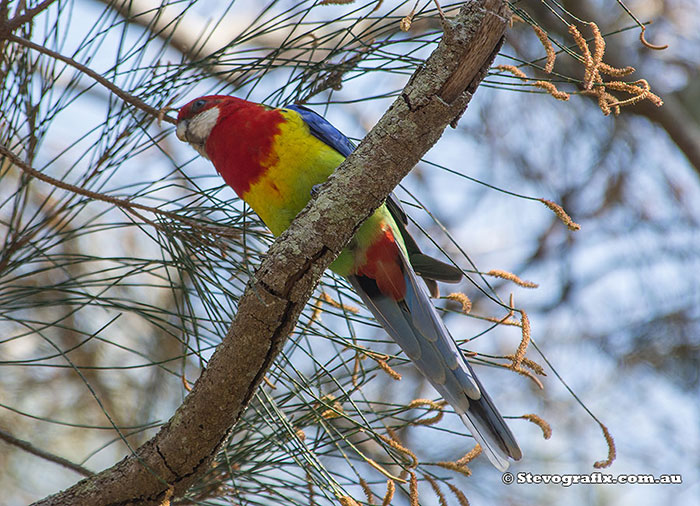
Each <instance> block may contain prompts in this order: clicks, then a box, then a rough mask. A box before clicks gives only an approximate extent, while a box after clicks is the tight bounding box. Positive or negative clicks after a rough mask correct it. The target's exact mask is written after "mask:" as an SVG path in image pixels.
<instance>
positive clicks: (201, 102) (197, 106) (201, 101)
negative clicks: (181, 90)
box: [192, 98, 207, 112]
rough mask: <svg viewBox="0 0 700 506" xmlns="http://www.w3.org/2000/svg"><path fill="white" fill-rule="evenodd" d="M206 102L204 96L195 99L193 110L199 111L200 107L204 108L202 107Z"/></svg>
mask: <svg viewBox="0 0 700 506" xmlns="http://www.w3.org/2000/svg"><path fill="white" fill-rule="evenodd" d="M206 103H207V101H206V100H204V99H203V98H200V99H199V100H195V101H194V103H193V104H192V112H197V111H199V110H200V109H202V107H204V106H205V105H206Z"/></svg>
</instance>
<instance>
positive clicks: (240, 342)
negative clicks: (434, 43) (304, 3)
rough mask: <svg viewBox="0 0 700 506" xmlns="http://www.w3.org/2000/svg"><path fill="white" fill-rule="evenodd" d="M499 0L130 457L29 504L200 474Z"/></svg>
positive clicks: (111, 496) (322, 203) (488, 41)
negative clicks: (170, 411)
mask: <svg viewBox="0 0 700 506" xmlns="http://www.w3.org/2000/svg"><path fill="white" fill-rule="evenodd" d="M509 16H510V13H509V11H508V8H507V6H506V3H505V2H504V1H502V0H482V1H472V2H466V3H465V4H464V6H463V7H462V8H461V10H460V12H459V14H458V15H457V16H456V17H455V18H454V19H453V20H448V21H445V23H444V27H445V34H444V36H443V39H442V41H441V42H440V44H439V45H438V47H437V48H436V50H435V51H434V52H433V54H432V55H431V56H430V58H429V59H428V60H427V61H426V63H425V65H424V66H423V67H421V68H420V69H419V70H418V71H416V73H415V74H414V75H413V76H412V77H411V79H410V80H409V82H408V84H407V85H406V87H405V88H404V90H403V92H402V93H401V95H400V96H399V97H398V98H397V99H396V101H395V102H394V104H393V105H392V106H391V107H390V108H389V110H388V111H387V112H386V113H385V114H384V116H383V117H382V119H381V120H380V121H379V123H377V125H376V126H375V127H374V128H373V129H372V131H371V132H370V133H369V134H368V135H367V137H365V139H364V140H363V141H362V143H361V144H360V146H359V147H358V148H357V150H356V151H355V152H354V153H353V154H352V155H351V156H350V157H348V159H347V160H346V161H345V162H344V163H343V164H342V165H341V166H340V167H339V168H338V170H337V171H336V172H335V173H334V174H333V176H331V178H330V179H329V181H328V183H326V184H325V185H324V187H323V188H322V191H321V192H320V193H319V194H318V196H317V198H315V199H314V200H312V201H311V202H310V203H309V205H307V206H306V208H305V209H304V210H303V211H302V212H301V213H300V214H299V216H297V218H296V219H295V220H294V222H293V223H292V225H291V226H290V227H289V229H288V230H287V231H286V232H284V233H283V234H282V235H281V236H280V237H278V238H277V240H276V241H275V242H274V244H273V245H272V247H271V248H270V250H269V252H268V255H267V257H266V258H265V260H264V261H263V263H262V265H261V266H260V269H259V270H258V271H257V272H256V274H255V276H254V278H253V280H252V281H251V283H250V285H249V286H248V288H247V290H246V292H245V294H244V295H243V298H242V299H241V300H240V304H239V307H238V314H237V315H236V318H235V320H234V322H233V324H232V325H231V328H230V329H229V332H228V334H227V336H226V337H225V339H224V340H223V342H222V343H221V345H220V346H219V347H218V348H217V350H216V352H215V353H214V355H213V356H212V358H211V360H210V361H209V364H208V366H207V368H206V369H205V370H204V372H203V373H202V375H201V377H200V378H199V380H198V381H197V383H196V384H195V386H194V389H193V390H192V392H191V393H190V394H189V395H188V396H187V398H186V399H185V401H184V403H183V404H182V405H181V406H180V408H179V409H178V410H177V412H176V413H175V415H174V416H173V417H172V418H171V419H170V421H169V422H168V423H167V424H165V425H164V426H163V427H162V428H161V430H160V431H159V432H158V434H157V435H156V436H155V437H153V439H151V440H150V441H148V442H147V443H145V444H144V445H143V446H141V447H140V448H139V449H138V450H137V451H136V454H135V455H131V456H129V457H126V458H125V459H124V460H122V461H121V462H119V463H118V464H116V465H114V466H113V467H111V468H110V469H107V470H105V471H103V472H101V473H99V474H97V475H95V476H92V477H90V478H87V479H84V480H82V481H81V482H79V483H77V484H76V485H74V486H73V487H71V488H70V489H68V490H66V491H63V492H60V493H58V494H55V495H53V496H50V497H47V498H46V499H44V500H42V501H40V502H39V503H37V504H44V505H56V504H71V505H81V504H85V505H98V504H161V503H163V502H167V500H169V499H170V498H174V497H178V496H180V495H182V494H183V493H184V492H185V491H186V490H187V488H188V487H189V486H190V485H191V484H192V483H194V482H195V481H196V479H197V478H198V477H199V476H200V474H202V473H203V472H204V471H206V470H207V468H208V466H209V464H210V462H211V460H212V459H213V458H214V456H215V455H216V453H217V452H218V450H219V449H220V448H221V445H222V444H223V443H224V442H225V440H226V438H227V437H228V435H229V432H230V430H231V427H232V426H233V425H234V424H235V423H236V421H237V420H238V419H239V417H240V415H241V413H242V412H243V410H244V409H245V406H246V405H247V403H248V402H249V400H250V398H251V397H252V395H253V393H254V392H255V390H256V388H257V387H258V385H259V383H260V381H261V380H262V378H263V376H264V374H265V372H266V371H267V369H268V367H269V366H270V364H271V363H272V361H273V360H274V359H275V357H276V356H277V353H278V352H279V350H280V349H281V347H282V345H283V343H284V341H285V340H286V338H287V336H288V335H289V333H290V332H291V331H292V330H293V328H294V325H295V324H296V321H297V318H298V316H299V314H300V312H301V311H302V309H303V308H304V306H305V305H306V302H307V300H308V298H309V297H310V295H311V293H312V291H313V289H314V287H315V286H316V283H317V282H318V280H319V278H320V276H321V274H322V273H323V271H325V269H326V268H327V267H328V265H329V264H330V263H331V262H332V261H333V259H334V258H335V257H336V255H337V254H338V252H339V251H340V250H341V249H342V248H343V246H344V245H345V244H346V243H347V242H348V241H349V239H350V238H351V237H352V235H353V233H354V231H355V230H356V229H357V227H358V226H359V224H360V223H361V222H362V221H363V219H364V218H366V217H367V216H369V215H370V213H372V211H373V210H374V209H376V207H377V206H379V205H380V203H381V202H382V201H383V200H384V199H385V198H386V196H387V195H388V194H389V192H390V191H391V190H392V189H393V188H394V187H395V186H396V185H397V184H398V183H399V182H400V181H401V179H403V177H404V176H405V175H406V174H407V173H408V172H409V171H410V170H411V168H412V167H413V166H414V165H415V164H416V163H417V162H418V161H419V159H420V158H421V157H422V156H423V155H424V154H425V152H426V151H428V149H430V147H431V146H432V145H433V144H434V143H435V142H436V141H437V140H438V138H439V137H440V136H441V135H442V132H443V131H444V129H445V128H446V126H447V125H449V124H450V123H455V122H456V121H457V120H458V119H459V117H460V116H461V115H462V113H463V112H464V110H465V108H466V106H467V104H468V103H469V100H470V99H471V97H472V93H473V92H474V90H475V89H476V87H477V85H478V84H479V82H480V81H481V79H482V78H483V77H484V75H485V73H486V71H487V69H488V67H489V66H490V64H491V62H492V61H493V58H494V57H495V55H496V53H497V51H498V49H499V48H500V45H501V43H502V40H503V35H504V33H505V29H506V25H507V21H508V19H509Z"/></svg>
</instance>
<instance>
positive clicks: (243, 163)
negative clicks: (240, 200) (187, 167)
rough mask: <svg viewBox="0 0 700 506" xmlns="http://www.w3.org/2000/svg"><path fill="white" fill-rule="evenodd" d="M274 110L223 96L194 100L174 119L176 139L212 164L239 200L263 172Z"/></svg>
mask: <svg viewBox="0 0 700 506" xmlns="http://www.w3.org/2000/svg"><path fill="white" fill-rule="evenodd" d="M282 121H284V118H283V116H282V115H281V114H280V112H279V111H278V110H276V109H270V108H268V107H266V106H264V105H261V104H256V103H255V102H249V101H247V100H243V99H240V98H236V97H229V96H226V95H209V96H205V97H200V98H197V99H194V100H193V101H191V102H190V103H188V104H187V105H185V106H183V107H182V108H181V109H180V112H179V113H178V115H177V137H178V139H180V140H181V141H184V142H188V143H189V144H190V145H192V147H193V148H195V149H196V150H197V151H198V152H199V154H201V155H202V156H204V157H205V158H208V159H210V160H211V161H212V163H213V164H214V166H215V167H216V170H217V171H218V172H219V174H221V175H222V176H223V178H224V180H226V182H227V183H228V184H229V185H230V186H232V187H233V189H234V190H236V193H238V195H239V196H241V197H242V196H243V195H244V194H245V193H246V191H247V190H248V188H249V187H250V184H252V183H253V182H254V181H255V180H257V178H258V177H259V176H260V175H261V174H262V172H264V170H265V167H263V166H262V162H263V161H264V160H265V159H267V157H268V155H269V154H270V151H271V149H272V142H273V138H274V136H275V135H276V134H277V133H278V132H279V129H278V125H279V123H281V122H282Z"/></svg>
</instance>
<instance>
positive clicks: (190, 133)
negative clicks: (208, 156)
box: [187, 107, 219, 144]
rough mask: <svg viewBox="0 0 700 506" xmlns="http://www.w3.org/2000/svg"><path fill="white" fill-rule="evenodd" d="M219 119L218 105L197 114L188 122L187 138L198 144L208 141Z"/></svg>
mask: <svg viewBox="0 0 700 506" xmlns="http://www.w3.org/2000/svg"><path fill="white" fill-rule="evenodd" d="M217 121H219V108H218V107H212V108H211V109H207V110H206V111H204V112H202V113H199V114H197V115H196V116H195V117H194V118H192V119H191V120H190V121H189V122H188V123H187V140H188V141H189V142H191V143H196V144H204V143H206V141H207V138H208V137H209V134H210V133H211V131H212V129H213V128H214V126H215V125H216V122H217Z"/></svg>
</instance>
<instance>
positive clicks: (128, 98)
mask: <svg viewBox="0 0 700 506" xmlns="http://www.w3.org/2000/svg"><path fill="white" fill-rule="evenodd" d="M1 35H2V32H1V31H0V36H1ZM5 38H7V40H9V41H11V42H15V43H17V44H19V45H21V46H24V47H28V48H29V49H33V50H35V51H38V52H39V53H42V54H45V55H47V56H50V57H51V58H55V59H57V60H59V61H62V62H63V63H65V64H67V65H70V66H71V67H73V68H75V69H77V70H79V71H80V72H82V73H84V74H86V75H88V76H89V77H92V78H93V79H94V80H95V81H97V82H98V83H100V84H101V85H102V86H104V87H105V88H107V89H108V90H109V91H111V92H112V93H114V94H115V95H116V96H118V97H119V98H121V99H122V100H124V102H126V103H127V104H131V105H133V106H134V107H136V108H138V109H141V110H142V111H143V112H145V113H146V114H150V115H151V116H153V117H154V118H158V119H159V120H165V121H167V122H168V123H172V124H173V125H174V124H176V123H177V121H176V120H175V118H171V117H170V116H165V115H164V114H163V113H162V111H161V110H159V109H156V108H155V107H152V106H150V105H148V104H147V103H146V102H144V101H143V100H141V99H140V98H136V97H135V96H133V95H131V94H129V93H127V92H125V91H124V90H122V89H121V88H119V87H118V86H117V85H115V84H114V83H111V82H109V81H108V80H107V79H105V78H104V77H102V76H101V75H100V74H98V73H97V72H95V71H94V70H92V69H91V68H89V67H86V66H85V65H83V64H82V63H78V62H77V61H75V60H74V59H73V58H69V57H68V56H63V55H62V54H60V53H57V52H56V51H53V50H51V49H48V48H47V47H44V46H41V45H39V44H35V43H34V42H32V41H30V40H27V39H25V38H23V37H20V36H18V35H15V34H13V33H9V34H6V35H5Z"/></svg>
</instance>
